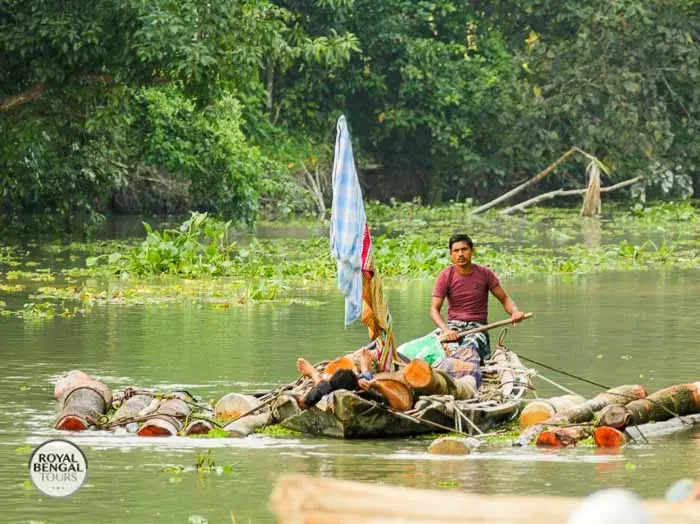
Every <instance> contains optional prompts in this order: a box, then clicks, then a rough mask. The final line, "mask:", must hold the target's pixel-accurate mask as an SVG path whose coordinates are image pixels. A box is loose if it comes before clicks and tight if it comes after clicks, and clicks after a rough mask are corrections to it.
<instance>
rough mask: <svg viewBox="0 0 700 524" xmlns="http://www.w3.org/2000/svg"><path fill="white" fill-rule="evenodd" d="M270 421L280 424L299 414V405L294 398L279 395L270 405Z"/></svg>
mask: <svg viewBox="0 0 700 524" xmlns="http://www.w3.org/2000/svg"><path fill="white" fill-rule="evenodd" d="M271 411H272V420H273V421H274V422H275V423H277V422H282V421H283V420H286V419H288V418H290V417H293V416H294V415H297V414H299V413H300V412H301V408H300V407H299V403H298V402H297V400H296V398H294V397H293V396H291V395H281V396H280V397H279V398H278V399H277V400H275V401H274V402H273V403H272V409H271Z"/></svg>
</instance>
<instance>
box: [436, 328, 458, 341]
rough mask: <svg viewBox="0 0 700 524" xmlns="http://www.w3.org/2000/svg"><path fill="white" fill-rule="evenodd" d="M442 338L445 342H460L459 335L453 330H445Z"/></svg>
mask: <svg viewBox="0 0 700 524" xmlns="http://www.w3.org/2000/svg"><path fill="white" fill-rule="evenodd" d="M440 338H441V339H442V340H443V341H444V342H456V341H458V340H459V333H458V332H457V331H454V330H453V329H445V330H443V331H442V335H441V336H440Z"/></svg>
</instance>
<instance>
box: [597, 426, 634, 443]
mask: <svg viewBox="0 0 700 524" xmlns="http://www.w3.org/2000/svg"><path fill="white" fill-rule="evenodd" d="M593 441H594V442H595V445H596V446H598V447H599V448H620V447H622V446H624V445H625V444H627V442H628V441H629V437H628V436H627V434H626V433H625V432H624V431H620V430H619V429H616V428H613V427H610V426H600V427H597V428H595V430H594V431H593Z"/></svg>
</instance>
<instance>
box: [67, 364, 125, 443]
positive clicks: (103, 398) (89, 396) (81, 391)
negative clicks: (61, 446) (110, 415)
mask: <svg viewBox="0 0 700 524" xmlns="http://www.w3.org/2000/svg"><path fill="white" fill-rule="evenodd" d="M54 395H56V397H57V399H58V401H59V405H60V410H61V411H60V413H59V415H58V419H57V420H56V429H63V430H67V431H83V430H84V429H87V428H88V426H91V425H97V424H98V422H99V418H100V416H102V415H104V414H105V413H107V411H108V410H109V408H110V406H111V405H112V391H111V390H110V389H109V387H107V385H106V384H105V383H104V382H102V381H100V380H97V379H94V378H92V377H91V376H89V375H86V374H85V373H83V372H82V371H78V370H73V371H70V372H68V373H66V374H65V375H63V376H62V377H60V378H59V380H58V381H57V382H56V387H55V388H54Z"/></svg>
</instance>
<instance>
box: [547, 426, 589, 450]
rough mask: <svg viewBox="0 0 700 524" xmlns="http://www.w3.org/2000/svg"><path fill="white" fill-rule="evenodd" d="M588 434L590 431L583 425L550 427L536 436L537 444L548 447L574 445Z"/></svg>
mask: <svg viewBox="0 0 700 524" xmlns="http://www.w3.org/2000/svg"><path fill="white" fill-rule="evenodd" d="M589 435H590V431H588V430H587V429H586V428H584V427H583V426H569V427H566V428H552V429H548V430H545V431H543V432H541V433H540V434H539V435H538V436H537V446H538V447H548V448H564V447H567V446H575V445H576V443H577V442H578V441H579V440H583V439H585V438H586V437H588V436H589Z"/></svg>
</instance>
